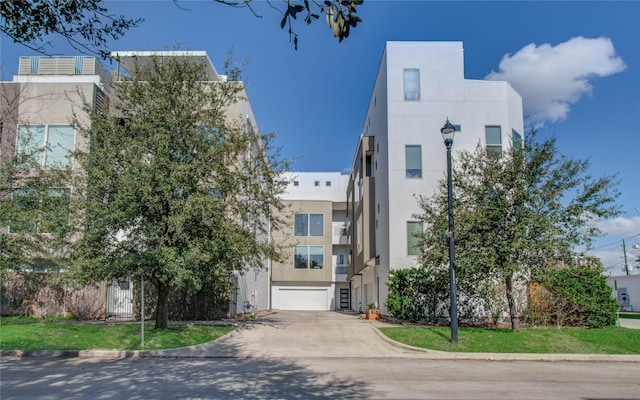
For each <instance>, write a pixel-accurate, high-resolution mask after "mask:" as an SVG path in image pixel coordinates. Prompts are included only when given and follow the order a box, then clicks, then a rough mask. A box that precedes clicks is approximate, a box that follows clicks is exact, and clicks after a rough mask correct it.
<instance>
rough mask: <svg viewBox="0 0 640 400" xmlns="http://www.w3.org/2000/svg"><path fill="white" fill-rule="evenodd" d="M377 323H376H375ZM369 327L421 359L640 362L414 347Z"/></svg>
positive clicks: (638, 359) (628, 357)
mask: <svg viewBox="0 0 640 400" xmlns="http://www.w3.org/2000/svg"><path fill="white" fill-rule="evenodd" d="M375 324H376V325H377V323H375ZM371 328H372V329H373V330H374V331H375V332H376V333H377V334H378V336H380V337H381V338H382V339H383V340H384V341H385V342H387V343H389V344H390V345H392V346H395V347H397V348H400V349H403V350H410V351H412V352H417V353H422V355H423V357H421V358H423V359H430V360H476V361H544V362H557V361H575V362H580V361H582V362H628V363H640V355H636V354H535V353H452V352H448V351H438V350H429V349H423V348H421V347H414V346H410V345H408V344H404V343H400V342H397V341H395V340H393V339H391V338H389V337H388V336H386V335H385V334H384V333H382V332H380V329H378V327H377V326H375V325H374V324H371Z"/></svg>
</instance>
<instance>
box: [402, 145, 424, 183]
mask: <svg viewBox="0 0 640 400" xmlns="http://www.w3.org/2000/svg"><path fill="white" fill-rule="evenodd" d="M410 149H417V150H418V153H417V154H418V160H417V162H416V161H415V160H411V165H410V159H409V157H410V153H409V150H410ZM411 156H413V155H411ZM414 164H415V165H419V166H420V168H409V167H410V166H414ZM410 171H412V172H410ZM404 177H405V178H406V179H422V145H420V144H406V145H405V146H404Z"/></svg>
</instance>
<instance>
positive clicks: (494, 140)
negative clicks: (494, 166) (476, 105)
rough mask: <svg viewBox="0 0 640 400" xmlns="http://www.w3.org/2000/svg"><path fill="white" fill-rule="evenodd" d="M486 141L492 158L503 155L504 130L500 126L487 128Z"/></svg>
mask: <svg viewBox="0 0 640 400" xmlns="http://www.w3.org/2000/svg"><path fill="white" fill-rule="evenodd" d="M485 140H486V145H487V154H489V155H490V156H492V157H500V156H501V155H502V130H501V128H500V126H499V125H487V126H485Z"/></svg>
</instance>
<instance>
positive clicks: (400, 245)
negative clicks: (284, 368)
mask: <svg viewBox="0 0 640 400" xmlns="http://www.w3.org/2000/svg"><path fill="white" fill-rule="evenodd" d="M447 118H448V119H449V120H450V121H451V123H452V124H454V125H455V126H456V130H457V131H458V132H456V136H455V140H454V143H453V156H454V158H455V154H456V152H457V151H460V150H474V149H475V148H476V146H478V145H481V146H486V148H487V150H488V151H496V152H497V151H501V150H505V149H508V148H510V147H511V146H513V143H514V142H515V143H516V144H517V143H522V140H523V136H522V134H523V130H524V128H523V111H522V99H521V97H520V95H519V94H518V93H517V92H516V91H515V90H514V89H513V88H512V87H511V85H510V84H509V83H508V82H497V81H484V80H470V79H465V77H464V52H463V46H462V43H461V42H387V44H386V46H385V49H384V52H383V54H382V59H381V61H380V67H379V70H378V75H377V77H376V81H375V84H374V87H373V92H372V94H371V98H370V102H369V105H368V111H367V114H366V117H365V120H364V124H363V127H362V134H361V137H360V141H359V144H358V148H357V150H356V152H355V157H354V160H353V164H352V167H351V174H350V178H349V186H348V189H347V211H348V221H349V226H348V230H349V238H350V251H351V263H350V264H349V268H348V280H349V281H350V283H351V289H352V298H351V303H352V304H351V306H352V308H353V309H354V310H364V309H365V308H366V306H367V305H368V304H371V303H377V304H378V306H379V307H380V308H381V309H382V312H383V313H386V307H385V302H386V298H387V286H386V282H387V281H388V278H389V272H390V271H391V270H393V269H400V268H407V267H414V266H416V265H417V253H418V251H417V249H416V248H415V242H414V239H413V236H412V235H411V232H415V231H417V230H421V229H422V226H421V224H420V223H419V222H418V221H417V220H416V218H414V214H416V213H418V212H419V208H418V203H417V200H416V197H415V196H416V195H418V194H422V195H427V196H430V195H432V194H433V193H434V192H435V190H436V188H437V185H438V181H439V180H440V179H444V178H446V175H445V174H446V149H445V146H444V143H443V139H442V136H441V134H440V129H441V128H442V126H443V125H444V124H445V122H446V120H447Z"/></svg>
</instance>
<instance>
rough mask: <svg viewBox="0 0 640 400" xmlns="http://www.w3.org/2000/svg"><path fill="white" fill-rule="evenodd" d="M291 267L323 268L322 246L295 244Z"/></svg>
mask: <svg viewBox="0 0 640 400" xmlns="http://www.w3.org/2000/svg"><path fill="white" fill-rule="evenodd" d="M293 267H294V268H295V269H323V268H324V248H323V247H322V246H296V247H295V255H294V265H293Z"/></svg>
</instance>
